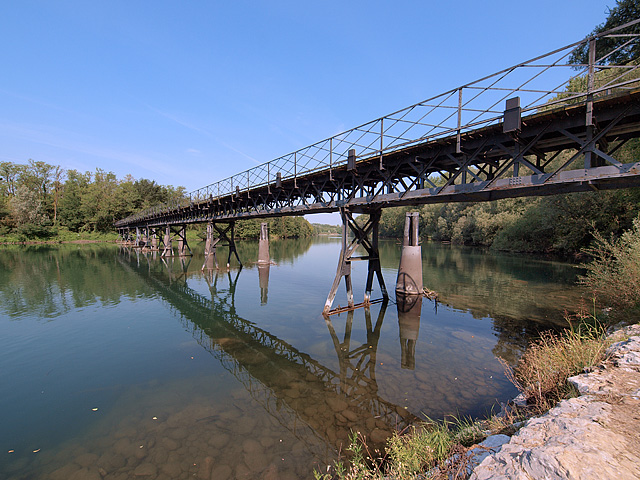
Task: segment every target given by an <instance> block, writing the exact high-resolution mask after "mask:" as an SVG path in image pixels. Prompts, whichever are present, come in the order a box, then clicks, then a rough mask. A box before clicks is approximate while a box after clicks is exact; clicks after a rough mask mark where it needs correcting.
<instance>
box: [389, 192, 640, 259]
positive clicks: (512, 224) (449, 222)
mask: <svg viewBox="0 0 640 480" xmlns="http://www.w3.org/2000/svg"><path fill="white" fill-rule="evenodd" d="M408 211H417V212H419V213H420V227H419V228H420V234H421V236H422V237H428V238H430V239H431V240H434V241H439V242H451V243H454V244H459V245H476V246H488V247H491V248H493V249H496V250H503V251H513V252H536V253H553V254H559V255H573V254H576V253H578V252H580V251H581V250H582V249H583V248H585V247H588V246H589V245H590V244H591V242H592V241H593V238H594V236H593V235H594V232H595V231H598V232H600V233H601V234H602V235H604V236H605V237H607V238H609V237H611V236H614V237H618V236H620V235H621V234H622V233H623V232H624V231H625V230H628V229H630V228H631V227H632V225H633V220H634V218H636V217H637V216H638V214H639V213H640V188H631V189H623V190H617V191H602V192H584V193H572V194H566V195H556V196H550V197H537V198H532V197H528V198H516V199H505V200H496V201H492V202H485V203H474V204H472V203H451V204H437V205H424V206H422V207H403V208H390V209H385V210H383V213H382V217H381V219H380V235H382V236H386V237H394V238H401V237H402V235H403V228H404V219H405V212H408Z"/></svg>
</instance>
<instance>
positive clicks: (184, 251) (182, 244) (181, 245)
mask: <svg viewBox="0 0 640 480" xmlns="http://www.w3.org/2000/svg"><path fill="white" fill-rule="evenodd" d="M176 236H177V237H178V255H179V256H180V257H188V256H191V255H193V253H191V248H189V244H188V243H187V227H186V226H185V225H180V227H178V230H177V231H176Z"/></svg>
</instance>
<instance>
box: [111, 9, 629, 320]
mask: <svg viewBox="0 0 640 480" xmlns="http://www.w3.org/2000/svg"><path fill="white" fill-rule="evenodd" d="M638 23H640V19H638V20H636V21H633V22H630V23H629V24H627V25H624V26H621V27H618V28H616V29H613V30H609V31H607V32H603V33H601V34H598V35H596V36H592V37H588V38H586V39H584V40H581V41H579V42H575V43H573V44H570V45H567V46H564V47H561V48H558V49H556V50H554V51H552V52H549V53H547V54H544V55H540V56H538V57H536V58H534V59H531V60H529V61H526V62H523V63H521V64H518V65H515V66H513V67H510V68H507V69H504V70H501V71H499V72H497V73H495V74H492V75H489V76H486V77H484V78H481V79H479V80H476V81H474V82H471V83H468V84H466V85H463V86H461V87H458V88H455V89H452V90H449V91H447V92H444V93H442V94H440V95H436V96H433V97H431V98H429V99H427V100H425V101H423V102H420V103H417V104H414V105H411V106H409V107H407V108H404V109H402V110H399V111H397V112H394V113H392V114H390V115H387V116H384V117H381V118H378V119H376V120H373V121H371V122H368V123H365V124H363V125H360V126H358V127H355V128H353V129H351V130H347V131H345V132H343V133H340V134H338V135H335V136H333V137H330V138H327V139H324V140H321V141H320V142H317V143H315V144H313V145H309V146H307V147H305V148H302V149H300V150H297V151H295V152H292V153H290V154H288V155H284V156H282V157H280V158H277V159H275V160H272V161H270V162H267V163H264V164H262V165H259V166H257V167H254V168H251V169H249V170H246V171H244V172H241V173H239V174H236V175H233V176H231V177H229V178H226V179H223V180H220V181H218V182H216V183H213V184H210V185H207V186H206V187H203V188H200V189H198V190H195V191H194V192H191V193H190V194H188V195H186V196H185V197H184V198H183V199H181V200H179V201H176V202H174V203H171V204H164V205H158V206H156V207H153V208H150V209H148V210H145V211H143V212H139V213H136V214H135V215H132V216H130V217H127V218H125V219H122V220H119V221H117V222H115V227H116V228H117V229H118V231H119V233H120V234H121V235H122V237H123V238H125V239H128V240H132V236H133V232H135V235H136V238H135V241H136V243H137V244H140V243H141V242H142V234H143V233H144V235H145V238H146V240H145V242H146V244H147V245H150V246H151V247H153V248H159V247H158V234H161V235H160V239H159V241H160V243H162V248H161V250H162V252H163V254H164V255H172V254H173V249H172V247H171V240H172V238H177V239H178V243H179V245H178V254H179V255H187V254H188V250H189V248H188V245H187V243H186V236H185V227H186V225H189V224H196V223H208V224H210V227H209V228H208V235H207V244H208V246H207V254H211V253H213V254H214V255H215V246H216V245H217V244H218V242H220V240H222V241H225V242H226V243H227V244H228V245H229V246H230V252H229V256H231V254H232V253H234V252H235V247H234V245H235V244H234V223H235V222H236V221H238V220H242V219H249V218H269V217H277V216H283V215H303V214H312V213H325V212H334V211H340V212H341V216H342V223H343V248H342V253H341V255H340V259H339V262H338V269H337V273H336V279H335V281H334V285H333V287H332V289H331V292H330V294H329V297H328V299H327V302H326V305H325V309H324V311H325V313H328V312H330V310H331V305H332V303H333V299H334V297H335V293H336V290H337V288H338V286H339V283H340V282H341V279H342V278H345V283H346V287H347V296H348V305H349V306H350V307H352V306H354V303H353V294H352V288H351V280H350V272H351V270H350V269H351V262H352V261H353V260H356V259H363V260H367V261H368V268H369V275H368V279H367V286H366V288H365V297H364V302H363V303H364V304H366V303H368V302H369V301H370V295H371V291H372V283H373V277H374V276H375V277H376V278H377V279H378V283H379V287H380V290H381V293H382V296H383V297H384V298H386V297H387V296H388V295H387V290H386V286H385V285H384V281H383V279H382V274H381V271H380V266H379V256H378V252H377V229H378V220H379V218H380V212H381V209H382V208H386V207H392V206H403V205H421V204H428V203H443V202H476V201H489V200H495V199H500V198H509V197H523V196H540V195H553V194H559V193H569V192H579V191H588V190H596V191H597V190H606V189H616V188H625V187H632V186H639V185H640V162H639V161H638V159H637V158H629V155H623V152H624V147H625V145H627V144H628V142H630V141H632V140H634V139H637V138H638V137H640V71H638V68H639V65H638V61H631V62H625V63H622V62H615V61H613V59H614V58H617V56H616V55H615V54H616V53H618V52H620V51H624V50H625V49H626V50H627V51H630V50H631V49H633V48H637V45H638V43H639V42H640V35H639V34H637V33H633V31H632V29H631V27H633V26H635V25H636V24H638ZM581 47H585V48H586V51H588V59H589V60H588V62H587V63H585V64H575V63H573V64H572V63H569V62H568V59H569V58H570V56H571V53H572V52H573V51H575V49H577V48H581ZM357 213H367V214H369V220H368V222H367V223H366V224H365V225H364V226H361V225H359V224H358V223H356V222H355V221H354V218H353V215H354V214H357ZM416 220H417V218H413V217H411V218H409V217H407V226H406V229H405V242H404V243H405V244H404V247H403V259H404V258H405V256H406V258H407V259H406V261H405V262H404V268H403V262H402V261H401V266H400V271H399V275H398V282H397V285H396V290H397V291H400V292H402V293H407V294H416V293H421V291H422V281H421V279H419V278H417V276H418V275H420V277H421V273H420V272H421V268H420V271H419V272H418V268H417V265H416V262H419V255H418V254H417V252H418V250H416V249H419V246H418V240H417V221H416ZM414 224H415V226H414ZM349 230H350V231H351V232H353V234H354V237H355V238H354V239H353V240H352V241H349V240H348V236H347V233H348V231H349ZM141 232H142V233H141ZM359 245H360V246H362V247H364V249H365V250H366V255H365V256H363V257H353V256H352V254H353V253H354V251H355V249H356V247H357V246H359ZM405 250H407V255H405V254H404V251H405ZM409 252H410V253H409ZM236 256H237V254H236ZM238 260H239V258H238ZM228 261H229V260H227V262H228ZM216 263H217V262H216Z"/></svg>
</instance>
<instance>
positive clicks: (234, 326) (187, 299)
mask: <svg viewBox="0 0 640 480" xmlns="http://www.w3.org/2000/svg"><path fill="white" fill-rule="evenodd" d="M123 253H124V254H123V255H120V256H119V257H118V260H119V262H120V264H121V265H122V266H123V267H124V268H126V269H127V270H131V271H132V272H135V274H137V275H139V276H141V277H142V278H143V279H144V280H145V281H146V282H148V283H149V284H150V285H151V286H152V287H153V289H154V291H157V292H158V293H159V294H160V296H161V298H162V299H163V300H164V301H165V302H166V303H167V304H168V305H169V306H170V307H171V308H172V309H173V310H175V311H176V312H177V313H178V314H179V316H180V318H181V320H182V323H183V326H184V327H185V329H186V330H187V331H189V332H190V333H191V334H192V335H193V337H194V338H195V339H196V341H197V342H198V343H199V344H200V346H202V347H203V348H204V349H205V350H207V351H208V352H209V353H210V354H211V355H213V356H214V357H215V358H217V359H218V360H219V361H220V363H221V364H222V365H223V367H224V368H225V369H226V370H227V371H229V372H230V373H231V374H232V375H233V376H234V377H235V378H237V379H238V380H239V381H240V382H241V383H242V385H243V386H244V387H245V388H246V390H247V391H248V392H249V394H250V395H251V397H252V398H253V399H254V400H255V401H256V402H257V403H258V404H259V405H261V406H262V407H263V408H264V409H265V411H267V412H268V413H269V414H270V415H271V416H272V417H274V418H275V419H277V421H278V422H279V423H280V424H281V425H283V426H284V427H285V428H287V429H289V430H290V431H291V433H292V434H293V435H294V436H296V437H297V438H298V439H299V440H301V441H302V442H303V443H304V444H305V445H306V446H307V448H308V449H309V450H310V451H313V450H314V449H316V448H317V447H314V446H313V445H317V444H316V443H315V442H309V438H308V437H307V434H306V433H305V431H307V430H306V429H307V428H309V429H310V430H311V434H312V436H315V437H318V438H321V439H322V444H325V442H326V443H329V444H332V443H333V445H334V447H335V448H336V449H337V450H339V449H340V448H341V443H342V438H341V437H336V436H335V435H333V434H330V433H328V432H330V431H333V432H336V431H339V430H343V434H344V435H342V437H344V438H346V437H347V436H348V434H349V433H350V431H351V430H354V431H355V430H359V429H363V428H364V425H365V421H366V420H367V419H373V420H369V422H371V421H374V422H375V424H376V425H377V426H379V427H382V428H383V429H385V430H386V431H388V432H389V434H390V433H391V432H392V431H394V430H395V429H399V430H402V429H404V428H406V427H407V426H408V425H410V424H411V423H413V422H414V421H415V420H417V418H418V417H416V416H415V415H413V414H411V413H410V412H408V411H407V410H405V409H404V408H403V407H401V406H399V405H395V404H393V403H391V402H389V401H386V400H384V399H383V398H381V397H380V396H379V394H378V393H377V391H378V386H377V382H376V377H375V365H376V351H377V346H378V339H379V337H380V331H381V328H382V322H383V319H384V314H385V311H386V304H384V305H382V306H381V308H380V311H379V314H378V318H377V321H376V322H375V324H374V323H373V322H372V321H371V313H370V311H369V310H368V309H366V310H365V318H366V325H367V341H366V343H363V344H360V343H358V347H357V348H356V349H353V348H351V347H350V346H349V343H350V336H349V334H348V332H350V331H351V326H350V325H351V322H352V321H353V312H350V315H348V316H347V320H346V322H347V326H346V332H347V333H345V339H344V340H343V341H340V340H339V339H338V337H337V334H336V332H335V330H334V328H333V326H332V324H331V321H330V320H328V319H327V327H328V329H329V333H330V334H331V337H332V340H333V343H334V346H335V347H336V354H337V355H338V360H339V365H340V372H335V371H333V370H332V369H330V368H328V367H325V366H324V365H322V364H321V363H320V362H318V361H316V360H314V359H313V358H312V357H311V356H309V355H308V354H306V353H303V352H300V351H299V350H297V349H296V348H295V347H293V346H292V345H291V344H289V343H287V342H285V341H284V340H282V339H280V338H278V337H276V336H275V335H272V334H271V333H269V332H267V331H266V330H264V329H261V328H260V327H258V326H257V325H256V324H255V323H253V322H251V321H249V320H246V319H244V318H242V317H240V316H239V315H238V314H237V312H236V308H235V285H236V282H237V280H238V276H239V273H240V270H236V271H235V274H232V271H227V272H226V275H222V274H220V272H218V271H208V272H206V273H204V275H205V279H206V280H207V283H208V285H209V290H210V291H211V299H208V298H206V297H205V296H203V295H201V294H200V293H198V292H197V291H195V290H193V289H192V288H190V287H189V285H188V284H187V282H186V276H187V269H188V263H186V262H187V261H185V260H184V259H181V263H182V268H181V269H180V271H179V272H176V271H175V270H174V268H173V265H172V264H171V263H167V261H166V260H165V259H161V261H158V260H157V259H156V260H154V259H153V258H152V256H157V255H153V254H152V253H151V252H140V250H137V249H131V248H125V249H124V250H123ZM172 261H173V260H172V259H169V262H172ZM224 276H226V277H227V281H226V282H225V280H224V278H223V277H224ZM220 278H223V280H222V281H221V282H220V283H221V285H219V279H220ZM225 283H226V285H225ZM301 378H304V379H305V380H304V381H305V382H306V384H310V383H312V384H314V385H315V389H316V391H315V392H313V398H316V399H317V400H318V401H320V403H323V404H325V406H326V405H329V406H331V405H333V402H335V400H336V399H340V400H339V401H340V402H346V403H347V404H348V405H349V409H350V410H352V411H353V412H354V413H357V416H358V419H357V420H354V419H346V423H345V421H344V420H342V419H341V420H342V421H341V420H339V419H338V417H336V414H340V412H339V411H334V410H333V409H331V408H329V409H326V408H325V410H327V411H330V412H331V417H332V418H330V419H327V418H326V416H319V414H309V413H308V407H309V406H310V403H309V401H308V400H305V401H302V400H301V399H300V398H298V397H297V396H295V395H289V394H288V390H289V388H290V383H295V382H297V381H299V380H298V379H301ZM310 378H312V379H313V381H310ZM307 432H308V431H307ZM377 446H378V447H380V445H377ZM316 453H318V454H321V453H322V452H316Z"/></svg>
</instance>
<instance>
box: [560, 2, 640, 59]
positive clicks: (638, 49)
mask: <svg viewBox="0 0 640 480" xmlns="http://www.w3.org/2000/svg"><path fill="white" fill-rule="evenodd" d="M637 19H640V1H639V0H617V1H616V6H615V7H613V8H610V9H608V12H607V19H606V20H605V21H604V23H601V24H600V25H598V26H597V27H596V28H594V29H593V32H591V35H597V34H599V33H602V32H606V31H607V30H611V29H612V28H616V27H620V26H622V25H625V24H627V23H629V22H631V21H633V20H637ZM616 33H617V34H623V33H626V34H628V33H635V34H637V33H640V22H638V23H636V24H634V25H631V26H630V27H628V28H625V29H623V30H621V31H618V32H616ZM628 41H629V38H625V37H616V38H602V39H599V40H598V41H597V43H596V59H598V58H602V57H603V56H604V55H605V54H607V53H609V52H613V51H614V50H615V49H616V48H618V47H621V48H620V49H619V50H617V51H616V52H614V53H612V54H611V55H609V56H608V57H607V59H606V61H605V63H606V64H610V63H615V64H621V63H626V62H629V61H632V60H636V59H638V58H639V57H640V43H639V42H638V41H637V40H635V41H632V42H630V43H629V45H626V46H623V45H624V44H625V43H626V42H628ZM569 63H574V64H583V65H584V64H587V63H589V45H588V43H587V44H583V45H581V46H580V47H578V48H576V49H575V50H574V51H573V53H572V54H571V57H569Z"/></svg>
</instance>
